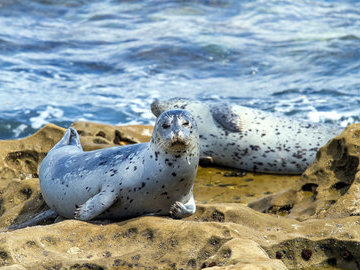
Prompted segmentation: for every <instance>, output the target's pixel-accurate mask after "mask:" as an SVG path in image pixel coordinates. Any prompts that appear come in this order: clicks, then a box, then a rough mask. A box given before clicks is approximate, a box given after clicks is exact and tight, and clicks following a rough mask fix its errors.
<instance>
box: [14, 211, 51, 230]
mask: <svg viewBox="0 0 360 270" xmlns="http://www.w3.org/2000/svg"><path fill="white" fill-rule="evenodd" d="M57 216H58V214H57V213H56V212H55V211H54V210H53V209H49V210H46V211H45V212H42V213H40V214H38V215H37V216H35V217H33V218H32V219H29V220H27V221H25V222H23V223H21V224H13V225H11V226H9V227H8V229H9V230H18V229H22V228H25V227H29V226H35V225H38V224H39V223H40V222H44V221H46V220H49V219H52V218H53V219H55V218H56V217H57Z"/></svg>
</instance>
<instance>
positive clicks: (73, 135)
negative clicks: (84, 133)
mask: <svg viewBox="0 0 360 270" xmlns="http://www.w3.org/2000/svg"><path fill="white" fill-rule="evenodd" d="M66 145H73V146H76V147H77V148H79V149H80V150H82V146H81V142H80V136H79V134H78V133H77V131H76V130H75V129H74V128H72V127H70V128H68V130H67V131H66V132H65V135H64V137H62V139H61V140H60V141H59V142H58V143H57V144H56V145H55V146H54V149H55V148H59V147H62V146H66Z"/></svg>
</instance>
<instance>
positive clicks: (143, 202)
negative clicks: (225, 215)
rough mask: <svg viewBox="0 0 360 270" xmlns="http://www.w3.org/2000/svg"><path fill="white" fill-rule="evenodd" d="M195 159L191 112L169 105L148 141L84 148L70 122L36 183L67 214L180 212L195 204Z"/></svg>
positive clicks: (182, 214)
mask: <svg viewBox="0 0 360 270" xmlns="http://www.w3.org/2000/svg"><path fill="white" fill-rule="evenodd" d="M198 162H199V135H198V130H197V125H196V122H195V120H194V118H193V116H192V115H191V114H190V113H189V112H187V111H185V110H170V111H166V112H163V113H162V114H161V115H160V116H159V117H158V119H157V122H156V125H155V127H154V131H153V134H152V138H151V141H150V142H149V143H141V144H135V145H129V146H120V147H111V148H105V149H100V150H94V151H88V152H84V151H83V149H82V147H81V143H80V138H79V135H78V133H77V132H76V131H75V129H73V128H69V129H68V130H67V132H66V133H65V135H64V137H63V138H62V139H61V140H60V141H59V142H58V143H57V144H56V145H55V146H54V147H53V148H52V149H51V150H50V151H49V153H48V154H47V156H46V157H45V158H44V160H43V161H42V163H41V165H40V173H39V177H40V188H41V193H42V195H43V197H44V200H45V202H46V203H47V204H48V206H49V207H50V208H51V209H52V210H53V211H55V212H56V213H58V214H59V215H61V216H63V217H66V218H75V219H80V220H91V219H95V218H97V219H101V218H106V219H114V218H116V219H125V218H131V217H135V216H141V215H171V217H173V218H183V217H186V216H189V215H191V214H193V213H194V212H195V210H196V206H195V201H194V196H193V182H194V179H195V176H196V172H197V167H198Z"/></svg>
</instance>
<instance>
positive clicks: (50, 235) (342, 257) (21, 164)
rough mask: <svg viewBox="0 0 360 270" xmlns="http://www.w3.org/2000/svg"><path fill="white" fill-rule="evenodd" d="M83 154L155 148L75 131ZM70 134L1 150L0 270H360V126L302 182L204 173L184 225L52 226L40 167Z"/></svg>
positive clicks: (3, 145) (131, 130)
mask: <svg viewBox="0 0 360 270" xmlns="http://www.w3.org/2000/svg"><path fill="white" fill-rule="evenodd" d="M73 126H74V127H75V128H76V129H77V130H78V132H79V134H80V136H81V141H82V145H83V147H84V149H85V150H93V149H98V148H102V147H110V146H114V145H124V144H128V143H139V142H144V141H148V140H149V138H150V136H151V132H152V128H151V127H148V126H124V127H119V126H107V125H100V124H92V123H84V122H77V123H74V125H73ZM64 131H65V130H64V129H63V128H60V127H57V126H54V125H51V124H50V125H47V126H45V127H44V128H42V129H41V130H39V131H38V132H37V133H35V134H33V135H32V136H30V137H27V138H24V139H20V140H8V141H0V214H1V215H0V228H1V230H2V231H1V232H0V266H4V267H6V268H5V269H35V268H36V269H202V268H211V269H360V248H359V246H360V217H359V214H360V165H359V159H360V124H353V125H350V126H349V127H348V128H347V129H346V130H345V131H344V132H343V133H342V134H340V135H339V136H337V137H336V138H334V139H332V140H330V141H329V142H328V143H327V144H326V145H325V146H324V147H322V148H321V149H320V151H319V152H318V154H317V158H316V161H315V162H314V163H313V164H311V165H310V166H309V168H308V169H307V170H306V171H305V172H304V173H303V175H301V176H287V175H265V174H252V173H245V172H241V171H237V170H231V169H227V168H209V167H208V168H203V167H200V168H199V171H198V175H197V179H196V183H195V185H194V193H195V200H196V201H197V206H198V209H197V212H196V214H195V215H193V216H191V217H188V218H186V219H182V220H173V219H171V218H169V217H139V218H134V219H130V220H125V221H117V222H115V221H109V220H102V221H93V222H83V221H77V220H65V221H62V222H58V223H53V221H49V222H48V223H49V224H47V225H45V224H44V225H39V226H35V227H29V228H25V229H20V230H14V231H7V230H6V227H7V226H9V225H11V224H14V223H21V222H23V221H25V220H28V219H30V218H31V217H33V216H35V215H36V214H37V213H39V212H41V211H43V210H45V209H48V208H47V206H46V204H45V203H44V201H43V199H42V196H41V193H40V188H39V179H38V174H37V172H38V166H39V164H40V162H41V160H42V159H43V158H44V157H45V155H46V153H47V152H48V151H49V150H50V149H51V148H52V146H53V145H54V144H55V143H56V142H57V141H58V140H59V139H60V138H61V137H62V135H63V133H64Z"/></svg>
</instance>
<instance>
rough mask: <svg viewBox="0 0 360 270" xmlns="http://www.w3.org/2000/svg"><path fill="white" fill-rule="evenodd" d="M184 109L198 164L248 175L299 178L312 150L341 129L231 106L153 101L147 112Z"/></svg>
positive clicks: (180, 101)
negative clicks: (191, 123) (196, 142)
mask: <svg viewBox="0 0 360 270" xmlns="http://www.w3.org/2000/svg"><path fill="white" fill-rule="evenodd" d="M170 109H186V110H188V111H189V112H190V113H191V114H192V115H193V116H194V118H195V120H196V122H197V124H198V129H199V135H200V159H201V160H203V159H205V160H206V159H207V160H211V162H212V163H213V164H215V165H221V166H226V167H232V168H237V169H242V170H247V171H254V172H267V173H283V174H300V173H302V172H303V171H304V170H305V169H306V168H307V166H308V165H309V164H310V163H312V162H313V161H314V159H315V156H316V153H317V150H318V149H319V148H320V147H321V146H322V145H324V144H325V143H326V142H327V141H328V140H329V139H331V138H333V137H335V136H336V135H338V133H340V132H341V128H339V127H337V126H328V125H323V124H315V123H310V122H305V121H301V120H298V119H293V118H287V117H278V116H275V115H273V114H271V113H267V112H264V111H261V110H257V109H252V108H247V107H243V106H239V105H235V104H232V105H230V104H224V103H221V104H206V103H204V102H200V101H195V100H190V99H183V98H173V99H170V100H165V101H159V100H155V101H154V102H153V103H152V104H151V110H152V112H153V113H154V114H155V115H156V116H158V115H160V113H162V112H163V111H165V110H170Z"/></svg>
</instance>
